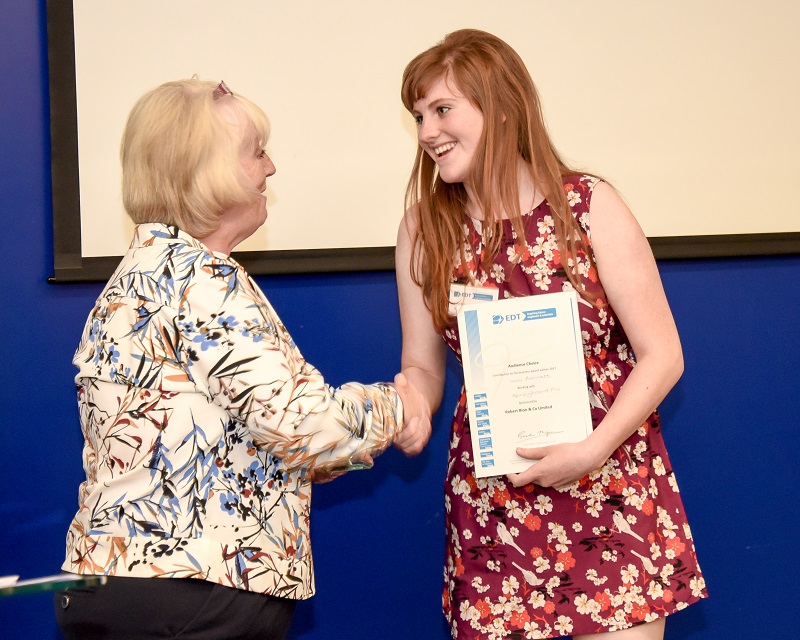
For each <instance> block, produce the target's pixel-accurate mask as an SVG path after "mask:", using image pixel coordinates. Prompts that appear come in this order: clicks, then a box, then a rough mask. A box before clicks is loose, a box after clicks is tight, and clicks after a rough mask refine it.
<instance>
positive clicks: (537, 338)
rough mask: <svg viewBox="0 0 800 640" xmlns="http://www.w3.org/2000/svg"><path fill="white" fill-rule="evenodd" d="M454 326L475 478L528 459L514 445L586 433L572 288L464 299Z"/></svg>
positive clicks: (520, 467)
mask: <svg viewBox="0 0 800 640" xmlns="http://www.w3.org/2000/svg"><path fill="white" fill-rule="evenodd" d="M458 329H459V334H460V340H461V355H462V362H463V365H464V383H465V386H466V391H467V409H468V411H469V419H470V425H471V427H472V429H471V431H472V451H473V459H474V461H475V476H476V477H478V478H485V477H488V476H496V475H505V474H507V473H519V472H521V471H524V470H525V469H527V468H529V467H530V466H531V464H534V462H533V461H531V460H527V459H525V458H521V457H520V456H518V455H517V454H516V449H517V447H543V446H548V445H552V444H559V443H563V442H579V441H581V440H583V439H584V438H586V437H587V436H588V435H589V434H590V433H591V431H592V418H591V413H590V408H589V391H588V385H587V383H586V366H585V364H584V359H583V341H582V340H581V330H580V316H579V310H578V295H577V294H576V293H574V292H563V293H547V294H541V295H534V296H528V297H524V298H509V299H505V300H497V301H492V302H483V303H480V304H473V305H470V306H464V307H462V308H461V309H460V310H459V312H458Z"/></svg>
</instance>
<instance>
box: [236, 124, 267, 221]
mask: <svg viewBox="0 0 800 640" xmlns="http://www.w3.org/2000/svg"><path fill="white" fill-rule="evenodd" d="M239 161H240V162H241V164H242V169H244V172H245V175H246V176H247V181H248V183H249V184H251V185H252V186H253V187H255V189H256V190H258V191H259V192H260V193H261V194H262V195H261V196H259V197H258V200H257V203H254V205H255V209H254V210H253V213H254V215H255V218H256V220H253V222H257V224H256V226H255V228H254V229H253V231H255V229H257V228H258V227H260V226H261V225H262V224H264V221H265V220H266V219H267V197H266V196H265V195H263V194H264V191H266V189H267V178H268V177H269V176H271V175H272V174H274V173H275V165H274V164H273V163H272V159H271V158H270V157H269V156H268V155H267V152H266V151H265V150H264V149H262V148H261V147H260V146H259V144H258V134H257V133H256V130H255V128H254V127H252V126H251V127H250V129H249V130H248V136H247V138H246V141H245V144H244V146H243V147H242V153H241V156H240V158H239Z"/></svg>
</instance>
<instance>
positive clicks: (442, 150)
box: [433, 142, 456, 157]
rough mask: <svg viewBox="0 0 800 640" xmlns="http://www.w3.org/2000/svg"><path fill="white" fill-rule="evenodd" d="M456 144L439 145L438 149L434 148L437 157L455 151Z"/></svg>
mask: <svg viewBox="0 0 800 640" xmlns="http://www.w3.org/2000/svg"><path fill="white" fill-rule="evenodd" d="M455 147H456V143H455V142H448V143H447V144H443V145H439V146H438V147H434V148H433V152H434V153H435V154H436V155H437V157H440V156H443V155H444V154H445V153H447V152H448V151H450V150H451V149H455Z"/></svg>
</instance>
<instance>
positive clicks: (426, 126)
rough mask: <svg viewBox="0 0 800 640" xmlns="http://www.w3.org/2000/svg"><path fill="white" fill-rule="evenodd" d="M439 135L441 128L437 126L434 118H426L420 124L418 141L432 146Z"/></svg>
mask: <svg viewBox="0 0 800 640" xmlns="http://www.w3.org/2000/svg"><path fill="white" fill-rule="evenodd" d="M438 135H439V127H437V126H436V121H435V120H434V119H433V118H426V119H424V120H423V121H422V122H420V123H419V127H418V128H417V140H418V141H419V142H424V143H428V144H430V143H431V142H433V141H434V140H436V137H437V136H438Z"/></svg>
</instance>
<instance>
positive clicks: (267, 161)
mask: <svg viewBox="0 0 800 640" xmlns="http://www.w3.org/2000/svg"><path fill="white" fill-rule="evenodd" d="M264 171H265V172H266V174H267V177H268V178H269V177H270V176H274V175H275V171H276V169H275V163H274V162H272V158H270V157H269V156H268V155H267V154H266V153H265V154H264Z"/></svg>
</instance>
